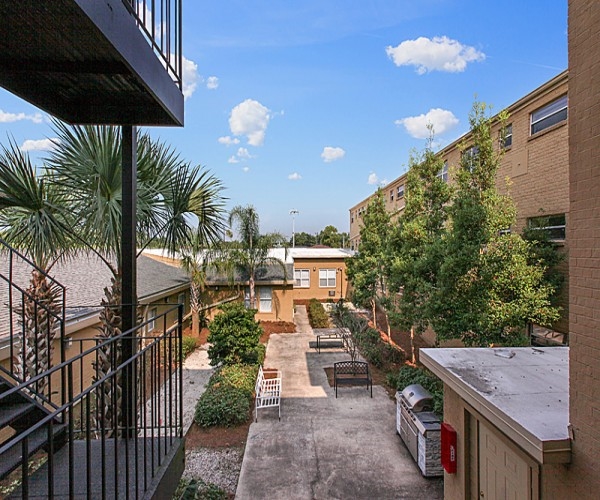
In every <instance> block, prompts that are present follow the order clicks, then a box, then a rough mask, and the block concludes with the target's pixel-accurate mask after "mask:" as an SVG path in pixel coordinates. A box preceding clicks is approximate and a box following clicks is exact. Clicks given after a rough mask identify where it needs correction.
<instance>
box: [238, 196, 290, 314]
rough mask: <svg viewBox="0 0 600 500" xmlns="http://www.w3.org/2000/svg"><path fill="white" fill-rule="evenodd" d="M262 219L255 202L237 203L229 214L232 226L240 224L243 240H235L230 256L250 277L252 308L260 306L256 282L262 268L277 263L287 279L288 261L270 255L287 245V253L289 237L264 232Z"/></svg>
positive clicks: (240, 233) (240, 235)
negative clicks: (261, 223)
mask: <svg viewBox="0 0 600 500" xmlns="http://www.w3.org/2000/svg"><path fill="white" fill-rule="evenodd" d="M259 222H260V221H259V217H258V212H257V211H256V209H255V208H254V207H253V206H252V205H246V206H245V207H243V206H240V205H237V206H235V207H234V208H233V209H232V210H231V212H230V213H229V225H230V226H234V225H236V226H237V230H238V235H239V238H240V240H239V241H237V242H234V244H233V245H232V246H231V248H229V250H228V252H227V255H228V258H229V260H230V262H231V264H232V265H233V267H234V268H235V269H237V270H238V271H240V272H241V273H243V274H246V275H247V276H248V286H249V289H250V307H251V308H252V309H256V294H255V291H254V285H255V281H256V274H257V271H258V270H259V269H260V268H264V267H266V266H269V265H277V266H279V267H280V268H281V269H282V271H283V276H284V280H287V270H286V267H285V262H283V261H282V260H281V259H278V258H277V257H272V256H270V255H269V250H270V249H271V248H273V247H275V246H283V247H284V248H285V253H286V255H287V247H286V239H285V237H284V236H283V235H281V234H279V233H269V234H265V235H261V234H260V230H259V229H260V224H259Z"/></svg>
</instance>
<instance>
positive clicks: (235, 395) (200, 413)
mask: <svg viewBox="0 0 600 500" xmlns="http://www.w3.org/2000/svg"><path fill="white" fill-rule="evenodd" d="M257 372H258V366H256V365H246V364H236V365H223V366H221V367H220V368H219V369H218V370H217V371H216V372H215V373H214V374H213V375H212V377H211V378H210V380H209V381H208V387H207V388H206V391H204V393H203V394H202V396H200V399H199V400H198V403H197V404H196V413H195V417H194V419H195V420H196V423H197V424H198V425H200V426H202V427H210V426H211V425H223V426H232V425H237V424H241V423H243V422H247V421H248V419H249V418H250V407H251V404H252V397H253V395H254V383H255V381H256V374H257Z"/></svg>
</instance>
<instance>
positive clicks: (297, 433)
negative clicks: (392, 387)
mask: <svg viewBox="0 0 600 500" xmlns="http://www.w3.org/2000/svg"><path fill="white" fill-rule="evenodd" d="M294 320H295V322H296V326H297V333H293V334H289V333H288V334H279V335H277V334H276V335H271V337H270V340H269V344H268V347H267V357H266V360H265V366H267V367H276V368H280V369H281V370H282V377H283V394H282V395H283V399H282V406H281V422H279V421H278V420H277V409H276V408H275V409H262V410H260V412H259V415H258V423H252V425H251V426H250V432H249V435H248V441H247V444H246V450H245V453H244V461H243V464H242V470H241V473H240V478H239V482H238V487H237V492H236V499H238V500H260V499H269V500H279V499H282V500H284V499H285V500H288V499H290V500H292V499H307V500H308V499H310V500H312V499H316V500H320V499H323V500H325V499H345V500H346V499H382V500H383V499H392V498H408V499H427V500H432V499H433V500H435V499H438V498H440V499H441V498H443V482H442V480H441V479H426V478H423V477H422V476H421V474H420V472H419V469H418V467H417V465H416V464H415V463H414V461H413V460H412V457H411V456H410V454H409V453H408V451H407V450H406V448H405V447H404V445H403V443H402V442H401V440H400V438H399V437H398V435H397V434H396V417H395V414H396V404H395V402H394V401H392V400H391V399H390V398H389V396H388V394H387V392H386V391H385V390H384V389H383V388H382V387H380V386H375V387H374V388H373V398H372V399H371V398H370V397H369V393H368V391H367V390H366V389H365V388H364V387H342V388H341V389H339V390H338V398H337V399H336V398H335V393H334V391H333V388H332V387H330V386H329V384H328V382H327V376H326V373H325V370H324V368H325V367H331V366H333V363H334V362H335V361H341V360H347V359H348V355H347V354H346V353H345V352H343V351H342V350H341V349H326V350H323V351H321V353H320V354H318V353H317V352H316V350H314V349H311V348H309V347H308V343H309V341H312V340H315V337H314V334H313V333H312V329H311V328H310V326H309V324H308V319H307V316H306V309H305V308H304V307H302V306H298V307H297V313H296V315H295V318H294Z"/></svg>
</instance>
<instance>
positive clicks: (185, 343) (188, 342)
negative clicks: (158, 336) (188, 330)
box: [181, 335, 196, 359]
mask: <svg viewBox="0 0 600 500" xmlns="http://www.w3.org/2000/svg"><path fill="white" fill-rule="evenodd" d="M181 342H182V343H181V352H182V355H183V359H185V358H187V357H188V356H189V355H190V354H191V353H192V352H193V351H194V349H196V338H195V337H188V336H187V335H184V336H183V338H182V341H181Z"/></svg>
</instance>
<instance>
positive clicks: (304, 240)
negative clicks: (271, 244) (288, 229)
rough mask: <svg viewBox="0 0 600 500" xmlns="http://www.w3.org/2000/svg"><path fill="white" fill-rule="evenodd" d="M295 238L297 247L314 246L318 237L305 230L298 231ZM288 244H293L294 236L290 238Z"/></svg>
mask: <svg viewBox="0 0 600 500" xmlns="http://www.w3.org/2000/svg"><path fill="white" fill-rule="evenodd" d="M294 239H295V243H296V246H297V247H312V246H313V245H316V244H317V237H316V236H314V235H312V234H309V233H305V232H304V231H302V232H300V233H296V234H295V236H294ZM288 246H292V238H290V240H289V242H288Z"/></svg>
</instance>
